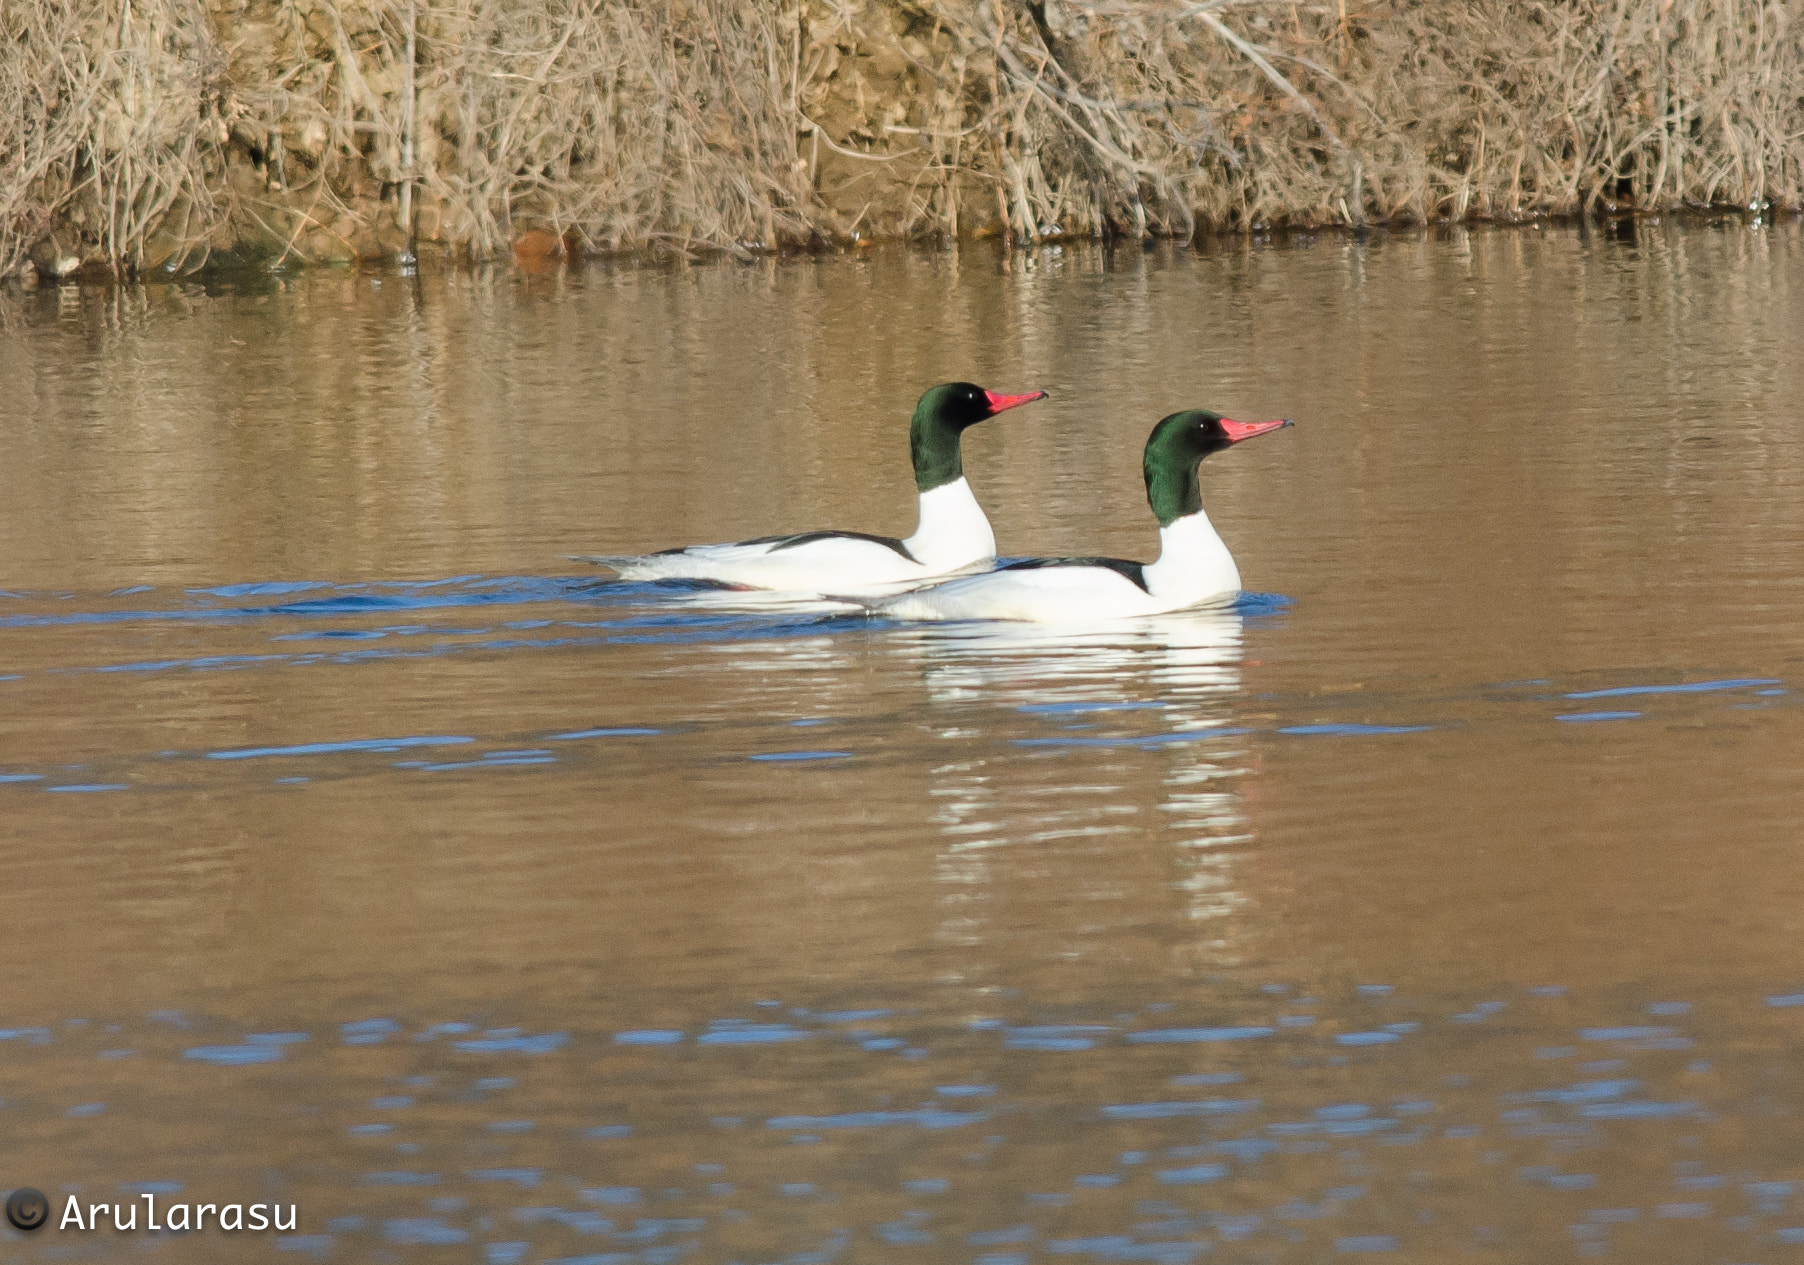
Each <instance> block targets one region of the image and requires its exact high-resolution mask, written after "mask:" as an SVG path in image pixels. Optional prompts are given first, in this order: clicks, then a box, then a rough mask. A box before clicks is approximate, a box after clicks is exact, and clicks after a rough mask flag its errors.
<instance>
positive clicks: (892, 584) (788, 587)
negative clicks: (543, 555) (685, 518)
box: [588, 477, 996, 596]
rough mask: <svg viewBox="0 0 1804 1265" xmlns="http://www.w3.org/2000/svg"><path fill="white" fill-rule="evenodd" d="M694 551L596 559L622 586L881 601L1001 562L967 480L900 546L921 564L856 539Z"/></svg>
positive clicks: (940, 491) (930, 496) (949, 490)
mask: <svg viewBox="0 0 1804 1265" xmlns="http://www.w3.org/2000/svg"><path fill="white" fill-rule="evenodd" d="M781 543H782V542H781V541H771V542H769V543H763V544H733V545H691V546H690V547H689V548H687V549H684V550H682V551H681V552H675V553H655V554H647V555H644V556H641V557H632V558H606V557H597V558H590V559H588V561H591V562H599V563H601V564H602V565H604V566H609V567H612V568H613V569H614V570H615V571H616V572H618V573H619V575H620V578H621V579H623V580H677V579H684V580H714V581H717V582H719V583H722V584H737V585H743V586H745V587H747V588H755V589H779V590H783V591H785V592H792V593H823V594H825V593H831V594H846V595H848V596H852V595H865V596H870V595H877V594H882V593H893V592H897V591H899V590H901V589H905V588H907V587H909V586H910V585H915V584H923V583H926V582H928V581H930V580H935V579H939V578H941V577H943V576H949V575H958V574H960V573H962V572H967V571H973V570H976V569H978V568H981V567H987V566H988V565H989V564H990V563H991V562H992V561H994V560H995V557H996V536H995V534H994V533H993V532H992V531H991V530H990V520H989V519H988V518H986V517H984V512H983V508H982V507H981V506H980V505H978V503H977V498H976V497H975V496H973V495H971V485H970V484H969V483H967V482H965V480H964V479H963V478H962V477H961V478H958V479H954V480H953V481H952V482H951V483H946V484H942V485H941V486H939V487H937V488H934V489H933V490H932V491H930V492H923V493H921V517H920V523H919V525H918V526H917V527H916V528H915V533H914V535H912V536H910V537H909V538H908V539H907V540H904V541H903V542H902V544H903V547H904V548H906V549H907V550H908V552H909V554H910V555H912V557H913V558H914V559H916V561H912V562H911V561H910V560H909V559H908V558H905V557H903V556H902V555H901V554H899V553H897V552H896V551H895V550H894V549H891V548H890V547H889V546H888V545H883V544H879V543H877V542H876V541H872V540H860V539H858V538H857V537H856V536H827V537H823V538H822V539H820V540H811V541H809V542H807V543H806V544H802V545H796V546H794V547H792V548H787V549H784V548H779V547H778V546H779V545H780V544H781Z"/></svg>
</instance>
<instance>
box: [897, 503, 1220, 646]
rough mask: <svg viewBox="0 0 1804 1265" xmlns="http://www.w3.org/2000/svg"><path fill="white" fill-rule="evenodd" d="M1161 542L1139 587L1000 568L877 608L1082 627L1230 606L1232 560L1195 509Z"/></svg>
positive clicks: (914, 615) (1091, 570) (1098, 570)
mask: <svg viewBox="0 0 1804 1265" xmlns="http://www.w3.org/2000/svg"><path fill="white" fill-rule="evenodd" d="M1159 543H1160V549H1159V560H1158V561H1157V562H1150V563H1148V564H1147V565H1146V566H1145V567H1144V568H1142V569H1141V575H1142V577H1143V578H1144V579H1145V582H1146V587H1145V588H1142V587H1140V585H1138V584H1136V583H1134V581H1133V579H1131V578H1130V577H1129V576H1127V575H1124V574H1122V573H1121V572H1120V571H1117V570H1113V569H1111V568H1109V567H1104V566H1086V565H1084V564H1082V563H1066V564H1063V565H1057V566H1037V567H1026V568H1020V569H1015V568H1008V567H1005V568H1003V569H1001V570H997V571H990V572H987V573H985V574H983V575H975V576H968V577H965V578H963V579H958V580H949V581H947V582H946V583H944V584H936V585H934V586H933V587H932V588H927V589H922V590H919V591H918V592H914V593H909V594H906V595H904V596H902V597H896V598H891V599H890V600H889V601H887V602H885V603H883V605H882V606H881V608H880V609H881V610H882V612H883V613H884V614H885V615H891V616H894V617H896V618H898V619H1015V620H1027V621H1029V622H1032V623H1041V624H1083V623H1089V622H1093V621H1095V620H1098V619H1130V618H1133V617H1135V616H1139V615H1160V614H1164V613H1165V612H1167V611H1177V610H1183V609H1185V608H1187V607H1191V606H1200V605H1203V604H1205V603H1208V602H1211V601H1214V602H1229V601H1232V600H1233V599H1234V597H1235V595H1236V594H1238V593H1239V592H1240V571H1239V569H1238V568H1237V567H1235V565H1234V557H1233V555H1232V554H1230V553H1229V552H1228V547H1227V546H1226V545H1225V544H1223V543H1222V539H1221V537H1220V536H1218V535H1216V534H1215V528H1214V527H1213V526H1212V525H1211V524H1210V522H1209V516H1208V515H1207V514H1205V513H1203V512H1202V511H1201V510H1199V511H1197V512H1196V513H1194V514H1191V515H1188V516H1186V517H1184V518H1180V519H1178V520H1177V521H1176V522H1174V523H1172V524H1171V525H1170V526H1169V527H1162V528H1160V529H1159Z"/></svg>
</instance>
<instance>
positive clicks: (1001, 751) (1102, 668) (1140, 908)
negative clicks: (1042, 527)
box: [891, 610, 1253, 966]
mask: <svg viewBox="0 0 1804 1265" xmlns="http://www.w3.org/2000/svg"><path fill="white" fill-rule="evenodd" d="M1242 623H1243V621H1242V618H1241V616H1240V615H1238V614H1237V613H1235V612H1233V611H1231V610H1225V611H1201V612H1199V611H1192V612H1186V613H1182V614H1174V615H1162V616H1154V617H1148V618H1143V619H1136V620H1125V621H1124V620H1115V621H1109V622H1108V623H1106V624H1099V625H1097V626H1095V627H1092V628H1071V627H1060V628H1056V629H1054V628H1047V627H1045V626H1036V625H1032V624H1015V623H983V624H963V625H926V626H915V627H910V628H907V629H898V630H895V631H894V632H893V633H892V634H891V635H892V636H894V637H895V638H896V639H897V640H898V642H899V643H901V644H902V645H904V646H906V647H907V648H908V649H909V651H910V652H911V653H913V654H915V655H916V656H918V657H919V660H920V662H921V665H922V669H923V675H924V677H925V681H926V685H927V691H928V694H929V696H930V698H931V699H932V701H933V703H934V712H935V714H936V717H937V719H938V730H939V734H938V736H939V737H941V738H942V739H944V740H947V741H948V742H950V743H954V744H955V747H954V749H955V750H960V751H961V754H963V755H964V758H960V759H954V760H949V761H947V762H945V763H943V764H940V765H938V766H936V767H935V768H934V769H933V771H932V774H931V778H930V783H929V788H928V793H929V795H930V796H932V798H933V809H932V819H933V820H934V821H935V822H936V823H937V824H938V826H939V829H940V831H941V834H942V837H943V840H944V842H943V844H942V846H941V849H940V851H939V854H938V856H937V858H936V867H937V875H936V877H937V878H938V879H939V880H940V881H941V882H943V883H945V884H948V885H949V889H950V890H949V891H948V893H947V895H946V896H945V897H944V898H943V904H944V913H943V917H942V923H941V929H940V936H941V939H942V940H943V941H949V942H952V943H957V944H964V945H970V946H978V945H982V944H984V943H985V942H987V941H988V940H990V939H991V938H992V937H995V938H999V939H1007V940H1010V941H1017V942H1018V940H1019V939H1020V937H1022V936H1027V937H1042V936H1050V937H1052V938H1053V939H1054V940H1056V941H1059V942H1060V943H1059V944H1058V945H1057V946H1053V945H1048V946H1047V947H1048V950H1049V951H1050V952H1053V953H1055V954H1057V955H1058V956H1062V957H1069V956H1071V955H1073V954H1077V955H1083V954H1084V953H1085V952H1086V951H1087V948H1088V947H1089V946H1102V945H1104V944H1111V943H1112V944H1114V945H1115V946H1116V948H1117V949H1118V948H1119V945H1120V940H1119V938H1118V936H1119V933H1121V932H1123V931H1125V930H1128V929H1129V928H1130V927H1131V928H1133V929H1134V931H1135V932H1137V933H1138V934H1139V935H1140V936H1143V937H1150V940H1151V941H1152V942H1153V943H1158V944H1164V945H1165V946H1166V947H1167V948H1169V949H1170V950H1172V951H1174V952H1176V953H1178V954H1179V955H1184V956H1192V957H1194V958H1196V959H1197V962H1198V964H1199V965H1202V964H1205V963H1206V964H1209V965H1215V966H1219V965H1222V964H1225V963H1228V962H1231V961H1237V960H1240V959H1241V958H1242V957H1244V955H1245V947H1244V946H1243V945H1242V944H1241V941H1242V940H1244V938H1245V932H1244V926H1243V924H1244V922H1245V920H1244V919H1239V918H1232V917H1230V915H1233V914H1235V913H1237V912H1238V911H1240V910H1241V909H1242V908H1243V907H1245V906H1246V905H1247V904H1248V903H1249V902H1248V898H1247V896H1246V895H1245V893H1244V891H1243V890H1242V884H1241V882H1240V880H1239V878H1238V876H1237V874H1236V866H1237V863H1238V861H1239V859H1240V856H1241V854H1242V851H1243V849H1244V848H1245V846H1246V845H1248V844H1249V843H1250V842H1251V840H1252V837H1253V836H1252V832H1251V829H1250V826H1249V823H1248V821H1247V817H1246V813H1245V810H1244V805H1243V802H1242V793H1241V789H1240V786H1239V782H1240V777H1241V775H1242V774H1244V773H1245V772H1246V757H1247V747H1246V745H1245V738H1244V736H1243V735H1244V731H1242V730H1240V729H1238V728H1237V727H1235V726H1234V724H1233V703H1234V700H1235V698H1236V697H1237V696H1238V694H1239V690H1240V660H1241V655H1242V638H1243V627H1242ZM986 730H988V731H991V732H993V733H995V735H996V736H997V737H1003V736H1004V735H1006V737H1004V741H1002V742H995V741H988V742H986V741H982V740H981V739H982V738H983V737H985V736H986V734H985V731H986ZM973 738H976V739H979V740H978V741H976V742H971V741H968V740H969V739H973ZM1049 880H1050V881H1052V882H1053V883H1054V884H1055V885H1056V888H1057V896H1056V898H1055V899H1056V902H1057V903H1056V904H1052V905H1049V904H1048V903H1047V901H1046V900H1042V899H1040V898H1038V897H1036V896H1034V895H1033V891H1034V888H1035V887H1036V886H1037V885H1038V884H1041V883H1044V882H1047V881H1049ZM1171 892H1177V893H1181V896H1180V897H1179V899H1178V900H1176V901H1173V900H1172V899H1171V898H1170V896H1169V895H1168V893H1171ZM1080 893H1081V894H1082V895H1083V896H1084V897H1087V898H1090V899H1088V900H1087V901H1086V902H1085V906H1084V923H1083V924H1082V925H1080V926H1072V925H1069V924H1068V922H1067V921H1066V920H1064V919H1061V920H1059V925H1057V926H1051V925H1047V922H1046V919H1045V913H1046V911H1047V910H1048V909H1049V908H1052V909H1063V910H1066V911H1069V910H1071V909H1072V904H1071V900H1072V897H1073V896H1077V895H1079V894H1080ZM1199 924H1207V925H1206V926H1201V925H1199ZM1105 931H1107V932H1109V933H1111V934H1101V933H1103V932H1105Z"/></svg>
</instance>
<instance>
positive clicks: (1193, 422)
mask: <svg viewBox="0 0 1804 1265" xmlns="http://www.w3.org/2000/svg"><path fill="white" fill-rule="evenodd" d="M1290 424H1291V423H1290V419H1289V418H1288V417H1285V418H1279V419H1278V420H1276V421H1270V422H1236V421H1232V420H1230V419H1229V418H1226V417H1223V416H1222V415H1221V414H1220V413H1210V412H1206V411H1204V410H1203V409H1187V410H1185V411H1184V412H1182V413H1173V414H1172V415H1171V416H1170V417H1167V418H1165V419H1164V420H1163V421H1161V422H1160V423H1159V424H1158V425H1157V426H1155V427H1153V433H1152V434H1151V435H1149V436H1147V440H1146V456H1145V458H1144V461H1143V465H1144V468H1145V471H1146V503H1147V504H1148V505H1150V506H1152V507H1153V513H1154V514H1155V515H1156V516H1157V517H1158V519H1159V526H1161V527H1170V526H1171V525H1172V524H1173V523H1175V522H1177V520H1178V519H1180V518H1183V517H1185V516H1186V515H1189V514H1194V513H1196V512H1197V511H1198V510H1200V509H1202V508H1203V498H1202V493H1201V492H1200V491H1198V489H1197V485H1196V468H1197V465H1198V464H1199V463H1200V462H1201V461H1202V459H1203V458H1204V457H1207V456H1208V455H1209V454H1210V453H1214V452H1220V451H1221V450H1222V449H1224V448H1231V447H1233V446H1234V445H1235V444H1237V443H1239V442H1240V441H1241V440H1243V439H1251V438H1252V437H1253V436H1255V435H1265V434H1269V433H1270V432H1272V431H1274V430H1278V429H1279V428H1281V427H1284V426H1289V425H1290Z"/></svg>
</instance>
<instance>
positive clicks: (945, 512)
mask: <svg viewBox="0 0 1804 1265" xmlns="http://www.w3.org/2000/svg"><path fill="white" fill-rule="evenodd" d="M1045 398H1046V392H1044V391H1028V392H1026V393H1025V394H1022V395H1003V394H1001V393H999V392H996V391H986V390H985V389H984V388H982V387H980V386H973V385H972V384H971V383H969V382H945V383H941V384H940V385H939V386H936V387H931V388H929V389H928V390H927V391H926V392H925V393H924V394H923V395H922V396H921V398H920V401H919V402H918V403H917V404H916V405H915V411H914V416H913V417H912V418H911V419H910V420H909V424H908V447H909V454H910V456H911V457H912V458H913V460H914V468H915V487H916V488H917V489H918V490H919V492H920V496H921V501H920V521H919V524H918V525H917V526H916V527H915V532H914V535H912V536H910V537H908V538H907V539H906V540H898V539H896V538H894V537H892V536H873V535H870V534H868V533H865V532H855V531H811V532H802V533H800V534H797V535H793V536H760V537H758V538H757V539H755V540H742V541H740V542H738V543H737V544H726V545H690V546H688V547H686V548H679V549H666V550H664V551H663V552H661V553H654V554H644V555H640V556H636V557H586V558H584V559H582V560H583V561H585V562H594V563H599V564H600V565H602V566H606V567H612V568H613V569H614V570H615V571H616V572H617V573H618V574H619V576H620V578H621V579H623V580H674V579H691V580H714V581H717V582H719V583H722V584H731V585H735V586H738V587H742V588H753V589H782V590H785V591H789V592H798V593H799V592H808V593H827V592H831V593H835V594H848V595H856V594H860V593H865V594H869V593H882V592H895V591H896V590H897V589H899V588H901V587H903V586H905V585H909V584H919V583H922V582H924V581H928V580H933V579H936V578H939V577H941V576H947V575H955V574H958V573H959V572H962V571H969V570H973V569H976V568H978V567H982V566H987V565H988V564H989V563H990V562H991V561H992V560H994V558H995V557H996V537H995V534H994V533H993V532H991V530H990V520H989V519H987V518H985V517H984V513H983V508H982V507H981V506H980V505H978V503H977V498H976V497H974V496H972V495H971V485H970V484H968V483H967V482H965V474H964V464H963V461H962V459H961V457H960V452H959V441H960V438H961V437H962V436H963V434H964V432H965V431H966V430H967V429H968V428H970V427H972V426H975V425H976V424H977V423H978V422H981V421H983V420H985V419H986V418H990V417H994V416H996V414H998V413H1002V412H1006V411H1007V410H1009V409H1012V408H1019V407H1020V406H1021V405H1023V404H1032V403H1033V402H1034V401H1035V400H1043V399H1045Z"/></svg>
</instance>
